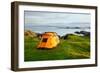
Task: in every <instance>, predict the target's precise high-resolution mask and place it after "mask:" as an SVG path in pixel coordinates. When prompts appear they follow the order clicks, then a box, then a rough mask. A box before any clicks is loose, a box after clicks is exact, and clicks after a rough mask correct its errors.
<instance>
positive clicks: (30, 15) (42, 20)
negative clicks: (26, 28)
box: [24, 11, 91, 26]
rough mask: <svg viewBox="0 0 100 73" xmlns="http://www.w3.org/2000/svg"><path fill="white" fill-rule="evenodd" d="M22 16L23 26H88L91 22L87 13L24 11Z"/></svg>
mask: <svg viewBox="0 0 100 73" xmlns="http://www.w3.org/2000/svg"><path fill="white" fill-rule="evenodd" d="M24 14H25V15H24V16H25V25H30V24H31V25H51V26H53V25H54V26H56V25H57V26H60V25H69V24H72V25H73V24H81V23H82V24H86V25H89V24H90V20H91V17H90V14H89V13H68V12H63V13H61V12H39V11H25V12H24Z"/></svg>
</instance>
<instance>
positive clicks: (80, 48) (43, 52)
mask: <svg viewBox="0 0 100 73" xmlns="http://www.w3.org/2000/svg"><path fill="white" fill-rule="evenodd" d="M39 40H40V39H39V38H37V37H35V38H31V37H28V36H27V37H25V41H24V43H25V44H24V47H25V48H24V50H25V51H24V60H25V61H41V60H64V59H66V60H67V59H86V58H90V38H89V37H88V36H77V35H70V36H68V38H67V39H60V44H59V45H58V46H57V47H56V48H52V49H49V50H48V49H37V45H38V43H39Z"/></svg>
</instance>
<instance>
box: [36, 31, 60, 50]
mask: <svg viewBox="0 0 100 73" xmlns="http://www.w3.org/2000/svg"><path fill="white" fill-rule="evenodd" d="M58 44H59V37H58V36H57V33H55V32H45V33H44V34H42V37H41V41H40V43H39V44H38V47H37V48H48V49H50V48H54V47H56V46H57V45H58Z"/></svg>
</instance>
